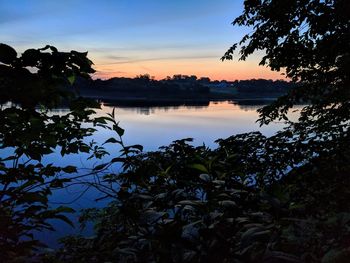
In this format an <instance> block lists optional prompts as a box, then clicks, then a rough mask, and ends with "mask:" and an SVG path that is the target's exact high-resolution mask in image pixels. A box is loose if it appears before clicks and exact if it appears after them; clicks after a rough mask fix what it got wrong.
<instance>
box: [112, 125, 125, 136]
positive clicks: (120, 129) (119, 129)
mask: <svg viewBox="0 0 350 263" xmlns="http://www.w3.org/2000/svg"><path fill="white" fill-rule="evenodd" d="M113 130H114V131H116V132H117V134H118V135H119V136H120V137H122V136H123V135H124V132H125V130H124V129H122V128H120V127H119V125H116V124H115V125H113Z"/></svg>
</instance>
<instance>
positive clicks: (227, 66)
mask: <svg viewBox="0 0 350 263" xmlns="http://www.w3.org/2000/svg"><path fill="white" fill-rule="evenodd" d="M242 9H243V1H242V0H215V1H213V0H187V1H185V0H177V1H166V0H148V1H145V0H115V1H112V0H110V1H108V0H100V1H90V0H85V1H83V0H61V1H44V0H31V1H30V0H16V1H5V0H0V35H1V42H4V43H6V44H10V45H12V46H14V47H15V48H16V49H17V50H19V51H23V50H25V49H26V48H32V47H42V46H45V45H46V44H52V45H54V46H56V47H58V48H59V49H61V50H71V49H74V50H78V51H89V57H90V58H91V59H92V60H93V61H94V63H95V68H96V69H97V70H98V73H97V74H96V76H97V77H102V78H106V77H111V76H129V77H130V76H135V75H136V74H144V73H149V74H151V75H154V76H156V78H163V77H165V76H166V75H173V74H177V73H182V74H196V75H201V76H209V77H211V78H213V79H223V78H226V79H237V78H243V79H244V78H249V76H250V75H249V71H250V72H251V76H250V77H252V78H253V77H264V76H265V77H266V76H268V77H272V78H275V77H274V76H276V74H272V75H271V76H270V75H268V74H271V73H269V72H268V71H267V69H265V68H262V67H260V68H258V67H257V66H256V64H257V58H256V57H253V58H252V59H250V60H249V61H248V62H246V64H245V65H243V64H242V63H243V62H239V63H238V62H231V61H228V62H220V57H221V56H222V55H223V54H224V52H225V51H226V49H227V48H228V47H229V46H230V45H231V44H232V43H234V42H237V41H238V40H239V39H240V38H241V37H242V36H243V35H244V33H246V32H248V29H247V28H238V27H233V26H232V25H231V24H230V23H231V22H232V21H233V19H234V18H235V17H236V16H238V15H239V14H240V13H241V11H242ZM253 67H254V68H253ZM266 74H267V75H266Z"/></svg>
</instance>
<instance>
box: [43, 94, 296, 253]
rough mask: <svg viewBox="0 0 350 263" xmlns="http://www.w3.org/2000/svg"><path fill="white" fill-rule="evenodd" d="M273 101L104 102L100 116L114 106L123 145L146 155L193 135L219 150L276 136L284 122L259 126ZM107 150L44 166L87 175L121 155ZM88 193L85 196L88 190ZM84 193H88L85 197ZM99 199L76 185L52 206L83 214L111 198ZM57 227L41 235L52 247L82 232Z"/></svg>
mask: <svg viewBox="0 0 350 263" xmlns="http://www.w3.org/2000/svg"><path fill="white" fill-rule="evenodd" d="M270 102H271V100H270V101H254V100H242V101H225V102H209V103H204V104H203V105H201V104H195V105H191V104H188V105H176V106H169V105H168V106H159V105H158V106H150V105H148V106H140V105H132V106H127V105H123V106H121V105H120V104H118V103H117V104H110V103H102V109H101V110H99V111H98V115H99V116H104V115H105V114H106V113H111V112H112V110H113V108H114V109H115V115H116V119H117V120H118V121H120V126H121V127H122V128H124V129H125V135H124V136H123V140H124V143H125V144H126V145H132V144H141V145H143V146H144V150H145V151H152V150H157V149H158V147H160V146H163V145H168V144H170V143H171V142H172V141H174V140H177V139H183V138H188V137H191V138H194V141H193V145H203V144H205V145H206V146H208V147H211V148H215V147H216V143H215V140H217V139H219V138H227V137H229V136H231V135H234V134H240V133H245V132H251V131H261V132H262V133H263V134H264V135H268V136H270V135H273V134H274V133H275V132H276V131H277V130H278V129H280V128H281V127H282V124H281V123H272V124H271V125H268V126H263V127H260V126H259V124H258V123H256V120H257V119H258V113H257V112H256V111H257V109H258V108H261V107H262V106H264V105H266V104H268V103H270ZM65 112H67V110H65V109H61V110H57V111H55V113H58V114H64V113H65ZM294 114H296V113H294ZM111 136H115V135H114V134H113V133H112V131H109V130H105V129H99V130H98V131H97V132H96V134H95V135H94V136H93V139H94V140H95V141H97V142H98V143H103V142H104V141H105V140H106V139H108V138H110V137H111ZM90 139H92V138H89V140H90ZM106 148H107V150H108V151H109V152H110V153H111V155H110V156H109V157H106V159H105V160H103V161H96V160H94V161H87V160H86V159H87V157H88V155H72V156H65V157H64V158H62V157H61V156H60V155H59V154H52V155H50V156H49V157H48V158H47V159H46V160H45V162H47V163H50V162H53V163H55V164H57V165H69V164H72V165H77V166H79V167H81V168H82V169H81V171H80V172H81V173H84V171H85V172H86V171H88V170H89V169H91V168H92V167H93V166H94V165H97V164H99V163H101V162H106V161H108V160H110V159H111V158H113V157H116V156H117V155H118V151H119V149H118V148H117V147H116V146H115V145H108V146H107V147H106ZM113 169H115V170H114V172H118V167H114V168H113ZM90 180H95V178H90ZM85 190H86V192H84V191H85ZM82 192H84V195H82V196H81V194H82ZM99 196H100V195H99V193H98V192H97V191H96V190H94V189H87V188H84V187H82V186H76V185H75V186H71V187H69V188H67V189H62V190H59V191H55V192H54V194H53V196H52V198H51V200H50V202H51V205H52V206H58V205H60V204H69V205H70V206H72V207H73V208H74V209H76V210H77V211H79V210H80V209H83V208H88V207H102V206H104V205H106V204H107V203H108V201H107V200H105V201H100V202H95V199H96V198H98V197H99ZM70 203H71V204H70ZM70 218H71V219H72V220H73V221H75V222H76V219H77V216H76V215H71V216H70ZM53 224H54V226H55V228H56V229H57V231H56V232H54V233H52V232H44V233H39V234H37V237H38V238H39V239H41V240H42V241H44V242H45V243H47V244H48V245H49V246H50V247H56V246H57V238H59V237H62V236H65V235H68V234H73V233H77V232H79V229H78V228H77V229H73V228H71V227H70V226H68V225H67V224H65V223H62V222H58V221H54V222H53ZM81 233H82V234H84V235H89V234H92V233H93V232H92V229H91V226H90V227H88V228H87V229H85V230H84V231H83V232H81Z"/></svg>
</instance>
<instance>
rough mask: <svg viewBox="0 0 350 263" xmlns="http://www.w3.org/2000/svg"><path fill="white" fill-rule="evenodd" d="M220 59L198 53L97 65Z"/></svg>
mask: <svg viewBox="0 0 350 263" xmlns="http://www.w3.org/2000/svg"><path fill="white" fill-rule="evenodd" d="M212 58H217V59H218V60H219V59H220V56H218V55H198V56H197V55H196V56H183V57H157V58H145V59H130V60H125V61H116V62H111V63H96V65H97V66H104V65H118V64H131V63H140V62H148V61H162V60H192V59H212Z"/></svg>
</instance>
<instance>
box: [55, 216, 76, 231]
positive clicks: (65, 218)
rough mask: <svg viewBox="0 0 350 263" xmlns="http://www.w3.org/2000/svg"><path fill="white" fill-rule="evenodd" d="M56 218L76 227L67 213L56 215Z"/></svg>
mask: <svg viewBox="0 0 350 263" xmlns="http://www.w3.org/2000/svg"><path fill="white" fill-rule="evenodd" d="M54 218H56V219H60V220H62V221H63V222H65V223H67V224H68V225H70V226H71V227H73V228H74V224H73V222H72V221H71V220H70V219H69V218H68V217H66V216H65V215H55V216H54Z"/></svg>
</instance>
